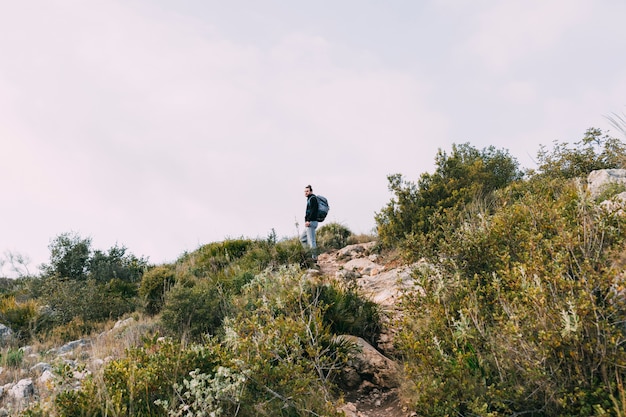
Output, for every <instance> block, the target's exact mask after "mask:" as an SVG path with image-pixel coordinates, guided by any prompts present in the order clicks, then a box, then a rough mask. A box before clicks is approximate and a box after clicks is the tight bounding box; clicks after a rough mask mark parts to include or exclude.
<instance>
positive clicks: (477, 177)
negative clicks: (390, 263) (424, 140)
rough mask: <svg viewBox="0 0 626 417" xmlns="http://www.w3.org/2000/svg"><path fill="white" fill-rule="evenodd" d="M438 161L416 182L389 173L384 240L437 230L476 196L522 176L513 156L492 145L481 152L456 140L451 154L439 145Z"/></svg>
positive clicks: (381, 224)
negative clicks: (389, 199) (393, 196)
mask: <svg viewBox="0 0 626 417" xmlns="http://www.w3.org/2000/svg"><path fill="white" fill-rule="evenodd" d="M435 162H436V170H435V172H434V173H433V174H429V173H424V174H422V175H421V176H420V178H419V181H418V182H417V184H414V183H412V182H409V181H405V180H404V179H403V178H402V176H401V175H400V174H395V175H391V176H389V177H388V180H389V190H390V191H391V192H393V193H394V194H395V198H394V199H392V200H391V202H389V203H388V204H387V206H386V207H385V208H383V209H382V210H381V212H380V213H377V214H376V222H377V225H378V234H379V236H380V238H381V240H382V243H383V244H386V245H389V246H391V245H393V244H396V243H399V242H403V241H406V240H407V238H409V237H411V236H413V237H414V236H416V235H421V236H425V235H428V234H430V233H434V232H436V231H437V230H438V229H439V227H440V225H441V222H443V221H446V222H447V221H451V219H452V218H453V217H454V216H455V215H458V213H459V212H460V211H461V210H462V208H463V207H464V206H465V205H467V204H468V203H470V202H471V201H473V200H474V199H476V198H482V197H485V196H487V195H489V194H490V193H491V192H493V191H495V190H497V189H500V188H503V187H505V186H507V185H508V184H510V183H511V182H512V181H515V180H517V179H520V178H521V177H522V172H521V171H520V170H519V168H518V163H517V161H516V160H515V158H513V157H512V156H511V155H510V154H509V153H508V151H507V150H499V149H495V148H494V147H493V146H490V147H488V148H484V149H482V150H478V149H476V148H475V147H473V146H471V145H470V144H469V143H464V144H461V145H456V144H454V145H452V152H451V153H450V154H448V153H446V152H445V151H442V150H441V149H440V150H439V151H438V153H437V156H436V158H435Z"/></svg>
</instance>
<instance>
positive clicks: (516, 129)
mask: <svg viewBox="0 0 626 417" xmlns="http://www.w3.org/2000/svg"><path fill="white" fill-rule="evenodd" d="M625 16H626V2H624V1H623V0H602V1H601V0H508V1H496V0H493V1H483V0H472V1H469V0H467V1H461V0H458V1H456V0H422V1H417V0H388V1H384V2H383V1H369V0H333V1H327V0H317V1H307V2H305V1H293V0H274V1H261V0H250V1H237V0H234V1H228V2H226V1H214V0H152V1H148V0H91V1H89V0H83V1H78V0H76V1H72V0H40V1H37V0H29V1H12V0H0V149H1V157H2V162H1V164H0V189H1V190H2V201H1V204H0V256H2V255H3V254H4V255H6V253H7V251H10V252H12V253H19V254H22V255H25V256H27V257H28V258H29V259H30V262H31V269H32V270H34V269H36V268H35V267H36V266H37V265H39V264H41V263H42V262H47V261H48V259H49V249H48V245H49V244H50V241H51V240H52V239H53V238H54V237H56V236H58V235H59V234H61V233H66V232H73V233H78V234H79V235H80V236H82V237H84V238H86V237H91V238H92V247H93V248H94V249H100V250H107V249H109V248H110V247H112V246H113V245H116V244H117V245H120V246H125V247H127V248H128V250H129V251H130V252H131V253H133V254H135V255H136V256H143V257H146V258H148V259H149V261H150V262H151V263H155V264H158V263H163V262H171V261H174V260H176V258H178V257H179V256H180V255H181V254H182V253H184V252H185V251H192V250H195V249H197V248H198V247H199V246H200V245H202V244H205V243H209V242H214V241H221V240H224V239H226V238H236V237H250V238H256V237H266V236H268V235H269V233H270V232H271V231H272V229H274V230H275V231H276V233H277V235H278V237H279V238H282V237H294V236H296V234H297V228H296V224H295V223H296V221H298V222H299V223H300V226H299V227H300V229H301V228H302V223H303V215H304V206H305V197H304V193H303V190H304V186H305V185H307V184H311V185H312V186H313V188H314V192H316V193H319V194H322V195H324V196H326V197H327V198H328V199H329V201H330V204H331V212H330V214H329V217H328V219H327V222H333V221H335V222H339V223H342V224H344V225H345V226H347V227H348V228H350V229H351V230H352V231H353V232H355V233H370V232H372V231H373V229H374V227H375V221H374V216H375V213H376V212H378V211H380V209H381V208H383V207H384V206H385V205H386V204H387V202H388V201H389V200H390V198H391V194H390V193H389V191H388V189H387V184H388V182H387V175H389V174H394V173H400V174H403V175H404V176H405V177H406V178H407V179H409V180H417V178H418V177H419V175H420V174H421V173H423V172H432V170H433V168H434V165H433V162H434V157H435V155H436V153H437V150H438V149H440V148H441V149H443V150H450V149H451V145H452V144H453V143H465V142H469V143H470V144H472V145H473V146H475V147H477V148H480V149H482V148H484V147H487V146H490V145H494V146H495V147H497V148H504V149H508V150H509V152H510V153H511V154H512V155H513V156H514V157H515V158H517V160H518V161H519V163H520V165H521V167H525V168H529V167H533V166H534V164H533V159H534V157H535V156H536V154H537V151H538V150H539V146H540V145H541V144H543V145H551V144H552V143H553V141H555V140H558V141H559V142H564V141H567V142H570V143H573V142H575V141H577V140H579V139H580V138H582V136H583V134H584V132H585V131H586V130H587V129H588V128H590V127H598V128H601V129H603V130H610V129H611V125H610V123H608V121H607V118H606V117H607V116H608V115H611V114H612V113H618V114H622V113H623V112H624V111H625V110H626V53H625V52H626V25H624V17H625ZM613 130H614V129H613ZM610 133H611V134H613V135H614V136H618V134H617V133H616V132H613V131H611V132H610ZM6 269H7V268H6V265H5V267H4V270H1V271H0V272H3V273H4V274H5V275H8V272H7V270H6ZM0 275H2V274H0Z"/></svg>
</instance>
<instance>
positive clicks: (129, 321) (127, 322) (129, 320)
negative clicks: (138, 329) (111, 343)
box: [113, 317, 135, 329]
mask: <svg viewBox="0 0 626 417" xmlns="http://www.w3.org/2000/svg"><path fill="white" fill-rule="evenodd" d="M134 322H135V319H134V318H132V317H129V318H127V319H125V320H118V321H117V322H116V323H115V325H114V326H113V329H120V328H124V327H128V326H130V325H131V324H133V323H134Z"/></svg>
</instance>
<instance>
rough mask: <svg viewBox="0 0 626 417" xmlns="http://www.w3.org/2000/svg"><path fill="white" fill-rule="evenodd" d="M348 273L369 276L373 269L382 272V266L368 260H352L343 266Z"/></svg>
mask: <svg viewBox="0 0 626 417" xmlns="http://www.w3.org/2000/svg"><path fill="white" fill-rule="evenodd" d="M343 268H344V269H345V270H347V271H354V270H356V271H359V272H360V273H361V274H363V275H369V274H370V272H371V271H372V270H373V269H376V270H379V271H380V270H381V269H382V266H380V265H378V264H376V263H374V262H372V261H370V260H369V259H367V258H356V259H351V260H349V261H348V262H346V264H345V265H344V266H343Z"/></svg>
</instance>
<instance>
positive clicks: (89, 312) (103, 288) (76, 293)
mask: <svg viewBox="0 0 626 417" xmlns="http://www.w3.org/2000/svg"><path fill="white" fill-rule="evenodd" d="M135 291H136V286H135V285H134V284H130V287H129V286H128V283H122V282H120V281H117V280H112V281H110V282H108V283H98V282H96V281H94V280H91V279H89V280H86V281H78V280H71V279H58V278H48V279H46V280H45V282H44V284H43V288H42V296H41V299H42V302H43V303H44V304H46V305H47V306H48V308H49V309H50V311H51V314H50V316H49V318H50V320H51V321H52V323H53V324H54V325H59V324H65V323H69V322H70V321H72V320H73V319H75V318H80V319H81V320H83V321H84V322H89V321H104V320H109V319H117V318H119V317H121V316H122V315H124V314H125V313H128V312H131V311H134V310H135V309H136V307H137V301H138V300H137V297H136V294H135Z"/></svg>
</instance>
